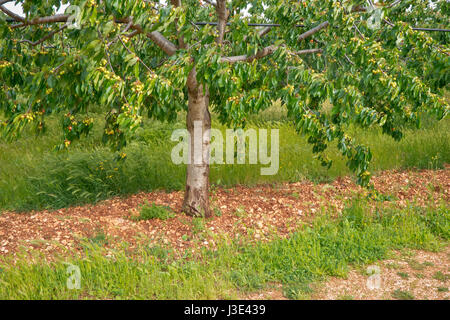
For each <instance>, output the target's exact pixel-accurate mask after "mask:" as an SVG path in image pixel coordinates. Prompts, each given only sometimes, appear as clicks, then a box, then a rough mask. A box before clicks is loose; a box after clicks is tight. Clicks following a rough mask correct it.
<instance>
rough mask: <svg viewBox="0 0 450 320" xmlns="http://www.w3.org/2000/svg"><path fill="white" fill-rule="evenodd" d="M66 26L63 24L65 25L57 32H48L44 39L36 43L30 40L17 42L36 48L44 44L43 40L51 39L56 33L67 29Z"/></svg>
mask: <svg viewBox="0 0 450 320" xmlns="http://www.w3.org/2000/svg"><path fill="white" fill-rule="evenodd" d="M67 26H68V25H67V24H65V25H63V26H62V27H61V28H59V29H57V30H53V31H52V32H50V33H49V34H47V35H46V36H45V37H43V38H42V39H40V40H37V41H35V42H32V41H30V40H21V41H19V43H24V42H26V43H28V44H30V45H31V46H33V47H34V46H37V45H38V44H41V43H42V42H44V41H45V40H47V39H50V38H51V37H53V36H54V35H55V34H56V33H58V32H60V31H62V30H64V29H65V28H67Z"/></svg>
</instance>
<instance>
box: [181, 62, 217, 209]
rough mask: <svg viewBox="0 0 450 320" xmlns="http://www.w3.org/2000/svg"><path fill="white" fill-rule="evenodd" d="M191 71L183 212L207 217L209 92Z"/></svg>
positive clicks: (209, 136) (209, 139)
mask: <svg viewBox="0 0 450 320" xmlns="http://www.w3.org/2000/svg"><path fill="white" fill-rule="evenodd" d="M195 78H196V72H195V69H194V70H192V71H191V74H190V75H189V78H188V83H187V86H188V99H189V102H188V113H187V117H186V126H187V130H188V132H189V135H190V145H189V157H190V159H189V160H190V161H189V163H188V165H187V171H186V191H185V194H184V202H183V211H184V212H185V213H186V214H188V215H190V216H197V217H198V216H204V217H209V216H211V210H210V208H209V155H210V142H211V132H210V130H211V115H210V113H209V110H208V105H209V93H208V88H204V87H203V86H202V85H201V84H198V83H197V81H196V79H195Z"/></svg>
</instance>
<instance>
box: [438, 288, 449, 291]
mask: <svg viewBox="0 0 450 320" xmlns="http://www.w3.org/2000/svg"><path fill="white" fill-rule="evenodd" d="M437 291H438V292H448V288H447V287H438V288H437Z"/></svg>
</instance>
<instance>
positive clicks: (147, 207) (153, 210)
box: [133, 201, 174, 220]
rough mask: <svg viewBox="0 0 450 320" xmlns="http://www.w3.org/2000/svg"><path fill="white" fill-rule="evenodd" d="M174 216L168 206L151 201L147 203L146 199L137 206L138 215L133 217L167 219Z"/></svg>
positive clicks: (137, 218) (139, 218) (136, 218)
mask: <svg viewBox="0 0 450 320" xmlns="http://www.w3.org/2000/svg"><path fill="white" fill-rule="evenodd" d="M173 216H174V214H173V212H172V211H171V209H170V207H166V206H157V205H156V204H154V203H152V204H149V203H148V202H147V201H145V203H144V204H143V205H141V206H140V207H139V216H137V217H135V218H133V219H135V220H150V219H160V220H167V219H169V218H172V217H173Z"/></svg>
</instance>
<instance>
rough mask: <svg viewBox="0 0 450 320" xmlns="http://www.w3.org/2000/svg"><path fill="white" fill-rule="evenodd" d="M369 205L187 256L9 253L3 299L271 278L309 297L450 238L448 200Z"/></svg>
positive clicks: (228, 291) (226, 294)
mask: <svg viewBox="0 0 450 320" xmlns="http://www.w3.org/2000/svg"><path fill="white" fill-rule="evenodd" d="M372 205H373V204H372ZM370 207H371V205H369V204H368V203H366V202H365V200H361V199H354V200H353V201H352V202H349V203H348V206H347V207H346V209H345V210H344V211H343V212H342V215H340V216H339V217H338V218H333V217H330V216H329V214H334V213H333V212H329V213H324V214H323V215H321V216H319V217H317V218H316V219H315V220H314V221H313V223H312V225H308V224H305V225H304V226H303V227H302V228H300V229H299V230H298V231H297V232H295V233H294V234H292V235H291V237H289V238H288V239H280V238H278V239H276V240H273V241H271V242H267V243H262V242H258V243H256V244H249V243H247V244H245V243H244V244H242V243H239V244H237V243H233V242H231V243H230V242H229V241H228V243H225V242H223V244H222V245H219V247H218V249H217V250H215V251H211V250H203V251H201V252H200V253H198V254H197V255H195V256H193V257H188V256H186V257H185V258H181V259H179V258H178V259H174V258H172V256H171V254H170V250H169V249H164V248H162V247H145V246H144V247H141V248H140V249H139V250H136V251H132V252H130V251H127V250H120V251H113V252H108V254H107V252H106V251H105V250H104V249H103V248H102V247H100V246H96V245H94V246H89V247H87V249H86V252H85V255H83V256H82V257H73V258H69V257H65V258H64V259H58V260H57V261H56V262H53V263H49V262H45V261H44V260H42V259H40V258H39V257H35V259H36V260H35V261H34V262H33V263H30V258H29V257H27V256H23V257H21V258H18V260H17V261H16V262H14V263H13V262H12V261H10V259H11V257H9V258H8V257H4V258H1V259H0V284H1V285H0V299H105V298H110V299H217V298H223V299H231V298H240V297H242V295H243V294H245V293H248V292H253V291H255V290H259V289H262V288H266V287H267V286H268V285H270V284H272V283H279V284H281V285H282V290H283V294H284V296H286V297H288V298H291V299H303V298H308V297H309V295H310V294H311V293H312V289H311V287H310V284H311V283H312V282H315V281H321V280H324V279H325V278H326V277H328V276H339V277H345V276H346V274H347V273H348V271H349V268H350V267H355V266H356V267H357V266H364V265H366V264H369V263H372V262H374V261H377V260H380V259H385V258H388V257H389V256H390V254H391V253H392V250H394V249H404V248H413V249H425V250H431V251H436V250H439V249H441V248H442V247H444V246H445V245H448V240H449V238H450V233H449V230H450V225H449V221H450V214H449V212H450V211H449V210H448V209H449V208H448V206H447V205H446V204H444V203H443V204H441V206H437V207H433V208H432V207H429V208H427V209H424V208H419V207H415V206H414V205H410V206H408V207H407V208H405V209H398V208H395V206H392V207H390V208H388V207H386V206H384V207H383V206H378V207H375V209H374V210H370V209H368V208H370ZM68 264H72V265H75V266H77V267H79V269H80V274H81V282H80V284H81V288H80V289H78V290H70V289H68V287H67V286H66V283H67V279H68V277H69V275H70V274H69V275H68V273H67V267H68Z"/></svg>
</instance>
